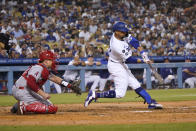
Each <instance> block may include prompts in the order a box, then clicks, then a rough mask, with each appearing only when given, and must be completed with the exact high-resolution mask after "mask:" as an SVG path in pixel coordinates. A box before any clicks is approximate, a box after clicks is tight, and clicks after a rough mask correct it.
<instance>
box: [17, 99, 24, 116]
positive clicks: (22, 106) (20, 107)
mask: <svg viewBox="0 0 196 131" xmlns="http://www.w3.org/2000/svg"><path fill="white" fill-rule="evenodd" d="M23 109H24V102H22V101H18V110H17V115H23V114H24V111H23Z"/></svg>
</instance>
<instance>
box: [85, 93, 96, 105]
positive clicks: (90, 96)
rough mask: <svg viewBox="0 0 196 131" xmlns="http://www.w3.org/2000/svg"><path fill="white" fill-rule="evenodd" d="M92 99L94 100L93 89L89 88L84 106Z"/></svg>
mask: <svg viewBox="0 0 196 131" xmlns="http://www.w3.org/2000/svg"><path fill="white" fill-rule="evenodd" d="M93 100H96V96H95V91H93V90H90V91H89V93H88V96H87V98H86V100H85V102H84V107H87V106H88V105H89V104H90V103H91V102H92V101H93Z"/></svg>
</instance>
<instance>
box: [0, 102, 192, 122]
mask: <svg viewBox="0 0 196 131" xmlns="http://www.w3.org/2000/svg"><path fill="white" fill-rule="evenodd" d="M161 104H163V106H164V109H162V110H148V109H147V108H146V106H147V105H144V104H142V103H141V102H128V103H93V104H91V105H90V106H89V107H88V108H84V107H83V105H82V104H64V105H58V107H59V111H58V113H57V114H50V115H37V114H36V115H35V114H34V115H23V116H18V115H15V114H11V113H10V112H9V110H10V107H0V125H91V124H144V123H178V122H196V101H180V102H161Z"/></svg>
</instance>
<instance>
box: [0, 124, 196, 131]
mask: <svg viewBox="0 0 196 131" xmlns="http://www.w3.org/2000/svg"><path fill="white" fill-rule="evenodd" d="M195 129H196V123H173V124H136V125H77V126H0V130H1V131H108V130H110V131H131V130H132V131H195Z"/></svg>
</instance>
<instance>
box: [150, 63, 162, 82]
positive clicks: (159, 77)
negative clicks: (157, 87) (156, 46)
mask: <svg viewBox="0 0 196 131" xmlns="http://www.w3.org/2000/svg"><path fill="white" fill-rule="evenodd" d="M148 65H149V66H150V68H151V70H152V73H153V75H154V77H155V78H156V79H157V80H158V81H159V83H160V84H163V78H162V77H161V75H160V74H159V73H158V72H157V71H156V70H155V68H154V67H152V64H151V63H148Z"/></svg>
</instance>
